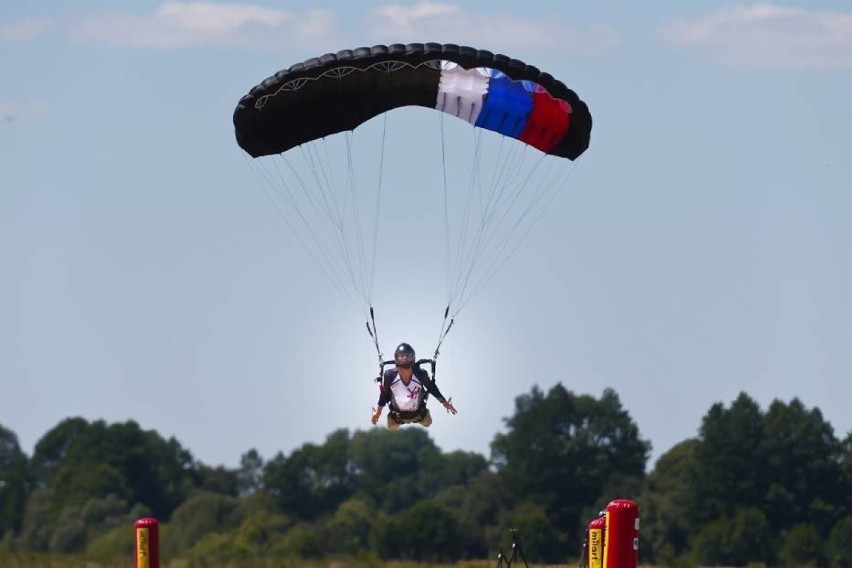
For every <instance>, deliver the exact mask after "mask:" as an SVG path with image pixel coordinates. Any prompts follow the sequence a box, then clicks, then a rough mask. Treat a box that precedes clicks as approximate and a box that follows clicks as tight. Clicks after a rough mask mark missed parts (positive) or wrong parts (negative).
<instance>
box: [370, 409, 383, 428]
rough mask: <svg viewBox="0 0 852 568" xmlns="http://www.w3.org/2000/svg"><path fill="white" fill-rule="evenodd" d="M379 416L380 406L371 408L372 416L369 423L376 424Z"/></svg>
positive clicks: (380, 413) (380, 412)
mask: <svg viewBox="0 0 852 568" xmlns="http://www.w3.org/2000/svg"><path fill="white" fill-rule="evenodd" d="M381 415H382V407H381V406H374V407H373V416H372V417H371V418H370V422H372V423H373V424H375V423H376V422H378V421H379V417H380V416H381Z"/></svg>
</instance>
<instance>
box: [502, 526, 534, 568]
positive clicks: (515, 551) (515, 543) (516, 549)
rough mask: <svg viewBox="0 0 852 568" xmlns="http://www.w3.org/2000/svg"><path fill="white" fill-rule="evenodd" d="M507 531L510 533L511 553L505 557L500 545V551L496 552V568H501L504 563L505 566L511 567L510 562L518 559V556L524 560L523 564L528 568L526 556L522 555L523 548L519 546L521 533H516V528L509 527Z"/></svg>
mask: <svg viewBox="0 0 852 568" xmlns="http://www.w3.org/2000/svg"><path fill="white" fill-rule="evenodd" d="M509 532H510V533H511V534H512V555H511V556H509V558H506V555H505V554H503V547H502V546H501V547H500V552H499V553H497V568H503V565H504V564H505V566H506V568H511V566H512V563H513V562H514V561H515V560H517V559H518V556H520V557H521V560H523V561H524V566H526V568H530V565H529V564H527V558H526V556H524V549H523V548H521V535H520V534H519V533H518V529H509Z"/></svg>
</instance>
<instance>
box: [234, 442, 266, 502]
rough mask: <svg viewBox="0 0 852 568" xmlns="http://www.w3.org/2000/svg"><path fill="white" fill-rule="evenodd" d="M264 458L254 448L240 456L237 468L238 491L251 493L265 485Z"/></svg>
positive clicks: (244, 493) (242, 493) (243, 493)
mask: <svg viewBox="0 0 852 568" xmlns="http://www.w3.org/2000/svg"><path fill="white" fill-rule="evenodd" d="M263 465H264V463H263V458H262V457H260V454H259V453H258V451H257V450H255V449H254V448H252V449H250V450H249V451H247V452H246V453H244V454H243V455H242V456H240V467H239V469H238V470H237V491H238V493H239V495H251V494H252V493H254V492H256V491H259V490H260V489H261V488H262V487H263Z"/></svg>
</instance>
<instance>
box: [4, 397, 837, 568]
mask: <svg viewBox="0 0 852 568" xmlns="http://www.w3.org/2000/svg"><path fill="white" fill-rule="evenodd" d="M650 450H651V445H650V443H649V442H648V441H646V440H644V439H643V438H642V436H641V434H640V432H639V429H638V427H637V425H636V423H635V422H634V420H633V419H632V418H631V416H630V414H629V413H628V412H627V411H626V410H625V409H624V408H623V406H622V404H621V402H620V400H619V397H618V395H617V394H616V392H615V391H613V390H611V389H606V390H604V391H603V392H602V394H601V396H600V397H594V396H590V395H581V394H576V393H573V392H571V391H569V390H567V389H566V388H564V387H563V386H562V385H556V386H554V387H553V388H551V389H550V390H549V391H547V392H546V393H545V392H544V391H542V390H541V389H539V388H538V387H535V388H533V389H532V390H531V391H530V392H529V393H526V394H523V395H521V396H518V397H517V398H516V399H515V408H514V413H513V414H512V415H511V416H509V417H508V418H506V419H505V429H504V431H503V432H500V433H498V434H496V435H495V436H494V438H493V440H492V442H491V445H490V455H489V456H487V457H486V456H483V455H480V454H478V453H475V452H462V451H454V452H444V451H442V450H441V449H440V448H438V447H437V446H436V445H435V443H434V442H433V441H432V440H431V438H430V437H429V435H428V433H427V431H426V430H424V429H422V428H419V427H407V428H403V429H401V430H400V431H399V432H396V433H390V432H388V431H387V430H385V429H383V428H373V429H369V430H364V431H360V430H359V431H354V432H351V431H349V430H346V429H341V430H337V431H335V432H332V433H331V434H329V435H328V437H327V438H326V439H325V441H324V442H323V443H321V444H313V443H307V444H304V445H302V446H301V447H299V448H296V449H295V450H293V451H292V452H291V453H289V454H286V455H285V454H284V453H283V452H279V453H278V454H276V455H274V456H271V457H269V458H268V459H267V458H264V457H263V456H261V455H260V454H259V453H258V452H257V451H256V450H254V449H250V450H248V451H247V452H245V453H244V454H243V455H242V457H241V459H240V465H239V466H238V467H235V468H228V467H222V466H217V467H213V466H209V465H205V464H203V463H201V462H200V461H198V460H196V459H195V458H194V457H193V456H192V454H191V452H190V451H189V450H188V449H186V448H184V447H183V446H182V445H181V444H180V443H179V442H178V441H177V440H176V439H174V438H169V439H165V438H163V437H162V436H160V435H159V434H158V433H157V432H156V431H153V430H144V429H143V428H142V427H140V425H139V424H137V423H136V422H134V421H128V422H123V423H113V424H107V423H105V422H104V421H87V420H86V419H84V418H80V417H75V418H68V419H65V420H63V421H62V422H60V423H59V424H58V425H57V426H55V427H54V428H53V429H51V430H50V431H49V432H47V433H46V434H45V435H44V436H43V437H42V438H41V439H40V440H39V441H38V443H37V444H36V446H35V448H34V450H33V453H32V455H31V456H27V455H26V454H25V453H24V452H23V451H22V450H21V448H20V445H19V443H18V439H17V436H16V435H15V433H14V432H13V431H11V430H9V429H8V428H6V427H4V426H2V425H0V550H6V551H42V552H53V553H82V554H85V555H87V556H89V557H92V558H96V559H97V558H103V559H108V558H114V557H120V556H128V555H130V554H131V553H132V546H133V543H132V539H130V538H129V536H128V534H129V528H128V527H130V526H131V525H132V523H133V521H134V520H135V519H137V518H140V517H143V516H148V515H151V516H155V517H157V518H159V519H160V520H161V522H162V523H163V525H162V537H161V539H162V550H163V555H164V557H166V558H169V557H182V558H188V559H192V560H198V561H200V562H207V561H223V562H227V561H235V560H240V559H251V558H314V559H321V558H335V557H347V558H353V557H357V558H363V559H367V560H389V559H400V560H417V561H442V562H447V561H455V560H460V559H481V558H489V557H491V558H493V557H494V556H495V555H496V552H497V549H498V547H500V546H506V545H507V544H508V542H507V540H508V531H507V529H508V528H510V527H512V528H518V529H519V530H520V534H521V535H522V539H523V541H522V542H523V547H524V550H525V552H526V555H527V558H528V559H530V560H531V561H535V562H550V563H553V562H561V563H564V562H567V561H569V560H576V558H577V557H578V555H579V553H580V550H579V549H580V544H581V542H582V536H583V532H584V528H585V526H586V524H587V523H588V521H590V520H591V519H593V518H595V517H596V516H597V513H598V511H599V510H600V509H602V508H603V507H605V505H606V504H607V503H608V502H609V501H610V500H612V499H614V498H620V497H626V498H631V499H634V500H636V501H638V502H639V504H640V508H641V517H642V521H641V523H642V524H641V531H640V539H641V545H640V559H641V561H642V563H657V564H663V565H681V566H693V565H728V566H745V565H747V564H750V563H763V564H766V565H784V566H804V565H812V566H831V567H841V566H852V433H848V434H846V436H845V438H842V439H840V438H838V437H837V436H836V435H835V433H834V431H833V428H832V426H831V425H830V424H829V423H828V422H827V421H825V420H824V418H823V417H822V414H821V413H820V411H819V409H816V408H811V409H809V408H806V407H805V406H804V405H803V404H802V403H801V401H799V400H798V399H793V400H792V401H791V402H789V403H785V402H781V401H777V400H776V401H774V402H772V403H771V404H770V406H769V408H768V409H766V410H763V409H761V408H760V406H759V405H758V404H757V403H756V402H755V401H754V400H753V399H752V398H750V397H749V396H748V395H747V394H745V393H741V394H740V395H739V396H738V398H736V399H735V400H734V401H732V402H731V403H730V404H729V405H724V404H722V403H717V404H714V405H712V406H711V407H710V409H709V410H708V411H707V413H706V414H705V415H704V417H703V418H702V422H701V427H700V430H699V432H698V433H697V436H696V437H694V438H690V439H687V440H684V441H683V442H680V443H679V444H677V445H675V446H674V447H673V448H671V449H670V450H668V451H667V452H666V453H664V454H663V455H662V456H661V457H660V458H659V460H658V461H657V462H656V464H655V465H654V467H653V469H651V470H650V472H647V473H646V469H647V462H648V457H649V454H650Z"/></svg>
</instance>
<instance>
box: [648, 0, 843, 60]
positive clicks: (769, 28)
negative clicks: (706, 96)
mask: <svg viewBox="0 0 852 568" xmlns="http://www.w3.org/2000/svg"><path fill="white" fill-rule="evenodd" d="M661 35H662V37H663V38H664V39H665V40H666V41H668V42H670V43H672V44H673V45H676V46H679V47H687V48H701V49H706V50H708V51H710V52H711V53H713V55H715V56H716V57H717V58H719V59H720V60H722V61H725V62H728V63H734V64H744V65H764V66H776V67H817V68H847V69H849V68H852V12H842V11H832V10H807V9H804V8H789V7H784V6H779V5H775V4H751V5H736V6H731V7H728V8H724V9H722V10H719V11H717V12H715V13H713V14H710V15H707V16H705V17H703V18H697V19H691V20H689V19H678V20H673V21H671V22H669V23H668V24H666V25H665V26H664V27H663V28H662V29H661Z"/></svg>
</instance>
